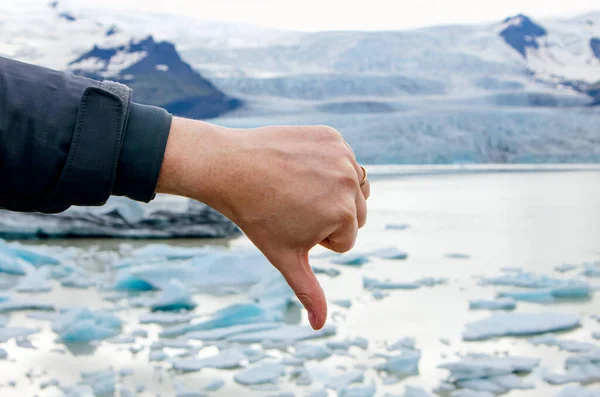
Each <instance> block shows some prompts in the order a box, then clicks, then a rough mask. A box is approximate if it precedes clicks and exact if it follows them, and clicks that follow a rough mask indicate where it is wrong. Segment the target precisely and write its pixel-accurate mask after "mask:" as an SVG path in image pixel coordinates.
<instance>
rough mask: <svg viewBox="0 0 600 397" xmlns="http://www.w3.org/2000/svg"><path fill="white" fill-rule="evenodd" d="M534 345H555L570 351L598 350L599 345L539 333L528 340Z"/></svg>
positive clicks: (599, 348)
mask: <svg viewBox="0 0 600 397" xmlns="http://www.w3.org/2000/svg"><path fill="white" fill-rule="evenodd" d="M529 341H530V342H531V343H532V344H534V345H545V346H556V347H558V348H559V349H560V350H565V351H568V352H571V353H584V352H589V351H593V350H600V346H596V345H594V344H593V343H589V342H581V341H577V340H569V339H558V338H556V337H555V336H553V335H541V336H537V337H535V338H531V339H530V340H529Z"/></svg>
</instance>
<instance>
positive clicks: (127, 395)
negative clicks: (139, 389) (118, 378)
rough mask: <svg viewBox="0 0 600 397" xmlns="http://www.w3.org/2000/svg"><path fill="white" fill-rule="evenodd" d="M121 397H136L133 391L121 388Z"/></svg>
mask: <svg viewBox="0 0 600 397" xmlns="http://www.w3.org/2000/svg"><path fill="white" fill-rule="evenodd" d="M119 397H135V394H134V393H133V392H132V391H131V390H129V389H125V388H124V387H121V388H120V389H119Z"/></svg>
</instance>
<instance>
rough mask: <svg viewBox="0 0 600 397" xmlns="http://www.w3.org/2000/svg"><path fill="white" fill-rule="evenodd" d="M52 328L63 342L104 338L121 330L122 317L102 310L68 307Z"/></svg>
mask: <svg viewBox="0 0 600 397" xmlns="http://www.w3.org/2000/svg"><path fill="white" fill-rule="evenodd" d="M52 330H53V331H54V332H56V333H57V334H58V336H59V338H60V340H61V341H63V342H88V341H92V340H102V339H108V338H111V337H113V336H115V335H117V334H118V333H119V332H120V330H121V319H119V317H116V316H115V315H113V314H110V313H106V312H102V311H97V312H93V311H91V310H89V309H68V310H65V311H64V312H62V313H61V314H60V315H59V316H58V317H57V318H56V319H55V320H54V321H53V323H52Z"/></svg>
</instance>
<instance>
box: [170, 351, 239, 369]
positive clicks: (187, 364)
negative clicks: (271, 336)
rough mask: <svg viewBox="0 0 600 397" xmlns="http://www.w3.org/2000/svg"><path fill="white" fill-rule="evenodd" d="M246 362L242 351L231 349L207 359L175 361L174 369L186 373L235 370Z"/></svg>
mask: <svg viewBox="0 0 600 397" xmlns="http://www.w3.org/2000/svg"><path fill="white" fill-rule="evenodd" d="M244 360H246V356H245V355H244V353H242V352H241V351H240V350H236V349H229V350H224V351H222V352H221V353H219V354H217V355H215V356H211V357H206V358H198V359H190V360H173V368H174V369H176V370H178V371H184V372H195V371H200V370H201V369H203V368H218V369H233V368H238V367H239V366H240V365H241V364H242V362H243V361H244Z"/></svg>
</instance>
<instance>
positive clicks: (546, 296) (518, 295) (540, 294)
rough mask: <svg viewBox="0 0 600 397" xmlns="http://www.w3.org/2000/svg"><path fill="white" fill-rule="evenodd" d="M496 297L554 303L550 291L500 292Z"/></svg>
mask: <svg viewBox="0 0 600 397" xmlns="http://www.w3.org/2000/svg"><path fill="white" fill-rule="evenodd" d="M498 297H500V298H506V299H511V300H513V301H514V300H518V301H525V302H537V303H552V302H554V301H555V299H554V295H552V290H551V289H541V288H540V289H533V290H519V291H501V292H498Z"/></svg>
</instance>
